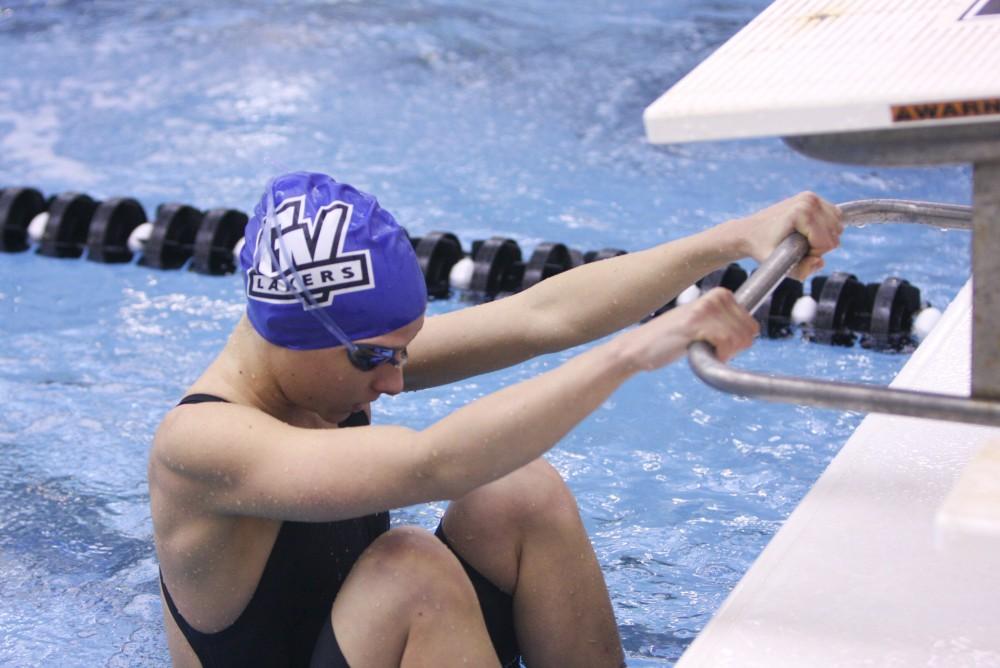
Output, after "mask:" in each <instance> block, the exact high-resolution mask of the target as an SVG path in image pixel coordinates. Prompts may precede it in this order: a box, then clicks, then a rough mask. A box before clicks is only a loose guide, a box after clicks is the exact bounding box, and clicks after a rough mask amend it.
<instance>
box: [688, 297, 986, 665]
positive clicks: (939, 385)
mask: <svg viewBox="0 0 1000 668" xmlns="http://www.w3.org/2000/svg"><path fill="white" fill-rule="evenodd" d="M970 293H971V282H970V283H969V284H967V285H966V286H965V288H963V290H962V291H961V292H960V293H959V295H958V296H957V297H956V298H955V300H954V301H953V302H952V304H951V305H950V306H949V308H948V310H947V311H946V312H945V315H944V317H943V318H942V319H941V321H940V322H939V323H938V325H937V326H936V327H935V329H934V331H933V332H932V333H931V335H930V336H929V337H928V338H927V340H926V341H924V343H923V344H922V345H921V346H920V348H918V349H917V351H916V352H915V353H914V354H913V357H912V358H911V359H910V361H909V362H908V363H907V364H906V366H905V367H904V368H903V370H902V371H901V372H900V373H899V375H898V377H897V378H896V380H895V381H894V382H893V383H892V385H893V387H905V388H910V389H921V390H932V391H936V392H944V393H953V394H959V395H966V394H967V393H968V387H969V374H970V363H969V340H970V336H971V322H970V321H971V294H970ZM998 442H1000V429H991V428H988V427H976V426H971V425H962V424H956V423H944V422H937V421H928V420H916V419H913V418H903V417H893V416H887V415H870V416H868V417H867V418H865V420H864V421H863V422H862V424H861V426H860V427H859V428H858V429H857V431H856V432H855V433H854V435H853V436H852V437H851V438H850V440H848V442H847V443H846V444H845V445H844V447H843V449H842V450H841V451H840V453H839V454H838V455H837V456H836V457H835V458H834V460H833V462H832V463H831V464H830V466H829V467H828V468H827V470H826V471H825V472H824V473H823V475H822V477H821V478H820V480H819V481H818V482H817V483H816V485H815V486H814V487H813V488H812V489H811V490H810V492H809V493H808V494H807V495H806V497H805V499H803V501H802V503H801V504H799V506H798V508H796V510H795V511H794V512H793V513H792V515H791V516H790V517H789V519H788V521H787V522H786V523H785V525H784V526H783V527H782V528H781V530H780V531H779V532H778V533H777V535H776V536H775V537H774V539H773V540H772V541H771V542H770V544H769V545H768V546H767V548H766V549H765V550H764V551H763V552H762V553H761V555H760V557H759V558H758V559H757V561H756V562H755V563H754V565H753V566H752V567H751V569H750V570H749V571H748V572H747V574H746V575H745V576H744V577H743V579H742V580H741V581H740V583H739V584H738V585H737V586H736V588H735V589H734V590H733V592H732V593H731V595H730V596H729V598H728V599H727V600H726V602H725V603H724V604H723V606H722V608H721V609H720V610H719V611H718V613H717V614H716V616H715V617H714V618H713V619H712V621H711V622H710V623H709V624H708V626H707V627H706V628H705V630H704V631H702V633H701V634H700V635H699V636H698V637H697V639H696V640H695V641H694V643H693V644H692V645H691V646H690V647H689V648H688V650H687V652H686V653H685V654H684V656H683V657H681V661H680V662H679V663H678V664H677V665H678V668H695V667H704V668H725V667H729V666H732V667H740V668H747V667H761V668H765V667H766V668H804V667H809V668H823V667H827V666H830V667H832V666H837V667H838V668H839V667H843V666H899V667H900V668H903V667H906V668H909V667H912V666H935V667H939V668H951V667H955V668H958V667H960V666H961V667H963V668H964V667H973V666H994V667H995V666H1000V513H998V512H997V509H995V508H993V504H1000V495H998V493H997V490H998V486H1000V485H997V484H993V483H991V482H990V480H991V478H992V476H993V475H996V474H997V471H998V470H1000V469H998V468H996V467H995V461H996V452H997V450H996V449H995V448H996V445H997V443H998ZM970 462H975V463H974V464H972V465H971V466H970ZM991 471H992V472H991ZM984 504H985V505H984Z"/></svg>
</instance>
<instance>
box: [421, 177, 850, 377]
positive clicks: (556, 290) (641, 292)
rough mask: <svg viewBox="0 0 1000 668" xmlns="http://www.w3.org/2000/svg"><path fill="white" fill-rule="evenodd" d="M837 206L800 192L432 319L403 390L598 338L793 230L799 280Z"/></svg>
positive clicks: (817, 262) (828, 238)
mask: <svg viewBox="0 0 1000 668" xmlns="http://www.w3.org/2000/svg"><path fill="white" fill-rule="evenodd" d="M841 230H842V223H841V221H840V212H839V210H838V209H837V208H836V207H835V206H833V205H831V204H829V203H828V202H825V201H824V200H822V199H821V198H819V197H817V196H816V195H813V194H812V193H802V194H800V195H796V196H795V197H792V198H790V199H787V200H784V201H783V202H780V203H778V204H776V205H774V206H772V207H770V208H768V209H764V210H763V211H760V212H758V213H756V214H754V215H752V216H748V217H747V218H741V219H737V220H732V221H728V222H726V223H723V224H721V225H718V226H716V227H713V228H711V229H709V230H706V231H704V232H701V233H699V234H695V235H693V236H690V237H686V238H684V239H680V240H677V241H672V242H669V243H664V244H661V245H659V246H656V247H654V248H651V249H648V250H644V251H641V252H637V253H630V254H628V255H622V256H619V257H615V258H611V259H608V260H603V261H601V262H594V263H591V264H587V265H583V266H580V267H577V268H575V269H573V270H571V271H567V272H563V273H561V274H558V275H556V276H553V277H552V278H550V279H548V280H546V281H543V282H541V283H538V284H537V285H535V286H534V287H532V288H530V289H529V290H525V291H524V292H521V293H518V294H516V295H513V296H511V297H508V298H506V299H501V300H497V301H495V302H490V303H487V304H481V305H479V306H475V307H472V308H467V309H462V310H459V311H455V312H452V313H449V314H446V315H442V316H437V317H434V318H429V319H428V320H427V322H426V324H425V325H424V328H423V330H422V331H421V332H420V334H419V335H418V336H417V338H416V339H415V340H414V341H413V343H412V344H411V345H410V347H409V350H410V366H409V368H408V369H407V377H406V389H408V390H412V389H419V388H422V387H430V386H434V385H441V384H444V383H448V382H452V381H455V380H459V379H461V378H466V377H468V376H472V375H476V374H479V373H484V372H486V371H491V370H494V369H499V368H503V367H506V366H510V365H513V364H517V363H518V362H521V361H523V360H525V359H529V358H531V357H534V356H536V355H539V354H542V353H547V352H553V351H557V350H563V349H565V348H569V347H571V346H575V345H579V344H581V343H585V342H587V341H592V340H594V339H598V338H600V337H602V336H606V335H608V334H610V333H612V332H615V331H618V330H619V329H622V328H623V327H626V326H628V325H631V324H634V323H636V322H638V321H639V320H640V319H641V318H643V317H644V316H646V315H648V314H649V313H651V312H653V311H655V310H656V309H658V308H660V307H661V306H663V305H664V304H666V303H667V302H669V301H670V300H671V299H673V298H674V297H676V296H677V294H678V293H680V292H681V290H683V289H684V288H686V287H687V286H689V285H691V284H692V283H694V282H695V281H696V280H698V279H699V278H701V277H703V276H705V275H706V274H708V273H710V272H711V271H713V270H714V269H716V268H718V267H721V266H723V265H725V264H727V263H729V262H733V261H735V260H738V259H740V258H743V257H747V256H751V257H753V258H754V259H756V260H758V261H759V260H763V259H764V258H766V257H767V256H768V255H769V254H770V252H771V251H772V250H773V249H774V248H775V247H776V246H777V245H778V244H779V243H780V242H781V241H782V240H783V239H784V238H785V237H786V236H788V235H789V234H791V233H792V232H793V231H798V232H800V233H802V234H803V235H804V236H806V238H807V239H808V240H809V244H810V247H811V250H810V254H809V256H808V257H807V258H806V259H805V260H804V261H803V262H802V264H800V265H799V267H797V268H796V270H795V271H794V272H793V274H794V275H798V276H800V277H804V276H805V275H807V274H809V273H811V272H812V271H815V270H816V269H818V268H819V267H821V266H822V263H823V261H822V257H821V256H822V254H823V253H825V252H827V251H829V250H832V249H833V248H835V247H836V246H837V245H838V243H839V238H840V233H841Z"/></svg>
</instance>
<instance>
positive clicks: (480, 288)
mask: <svg viewBox="0 0 1000 668" xmlns="http://www.w3.org/2000/svg"><path fill="white" fill-rule="evenodd" d="M246 223H247V215H246V214H245V213H244V212H242V211H239V210H236V209H226V208H218V209H212V210H209V211H202V210H201V209H198V208H195V207H193V206H190V205H187V204H178V203H167V204H161V205H160V206H158V207H157V209H156V216H155V218H154V220H152V221H150V220H148V217H147V215H146V211H145V210H144V209H143V207H142V205H141V204H140V203H139V202H138V201H137V200H135V199H133V198H130V197H114V198H110V199H107V200H104V201H97V200H95V199H93V198H92V197H90V196H89V195H86V194H83V193H76V192H66V193H62V194H59V195H56V196H53V197H50V198H48V199H46V198H45V196H44V195H43V194H42V192H41V191H39V190H38V189H36V188H29V187H13V188H12V187H7V188H2V189H0V251H3V252H8V253H17V252H24V251H27V250H29V249H30V248H31V246H32V245H33V244H34V245H35V246H36V247H37V248H36V252H37V253H38V254H40V255H45V256H48V257H57V258H79V257H81V256H83V257H86V258H87V259H88V260H91V261H94V262H105V263H115V262H132V261H133V260H135V258H136V256H138V258H139V259H138V263H139V264H140V265H142V266H146V267H151V268H155V269H179V268H181V267H184V266H187V267H188V268H189V269H190V270H191V271H195V272H197V273H200V274H209V275H225V274H231V273H233V272H234V271H235V270H236V267H237V266H238V265H239V261H238V254H239V251H240V249H241V248H242V245H243V229H244V227H245V226H246ZM411 241H412V243H413V248H414V251H415V253H416V255H417V259H418V261H419V263H420V269H421V270H422V271H423V274H424V278H425V280H426V282H427V292H428V295H429V296H430V297H431V298H433V299H445V298H448V297H450V296H451V295H453V294H457V295H458V296H459V297H460V298H461V299H462V300H464V301H470V302H482V301H489V300H493V299H498V298H502V297H504V296H506V295H510V294H513V293H516V292H519V291H521V290H524V289H527V288H529V287H531V286H533V285H536V284H538V283H540V282H541V281H544V280H547V279H549V278H551V277H552V276H556V275H558V274H560V273H562V272H564V271H567V270H569V269H572V268H573V267H577V266H580V265H581V264H586V263H590V262H600V261H603V260H607V259H610V258H614V257H617V256H619V255H624V254H625V253H626V251H625V250H622V249H618V248H601V249H599V250H588V251H585V252H582V251H579V250H577V249H574V248H570V247H569V246H567V245H566V244H563V243H559V242H544V243H541V244H539V245H538V246H536V247H535V248H534V250H533V251H532V253H531V254H530V256H528V260H527V261H525V260H524V257H525V253H523V252H522V250H521V247H520V246H519V245H518V243H517V242H516V241H515V240H513V239H510V238H507V237H502V236H495V237H491V238H489V239H485V240H476V241H473V242H472V243H471V246H470V251H469V252H466V251H465V250H464V249H463V247H462V243H461V241H460V240H459V238H458V237H457V236H456V235H455V234H453V233H451V232H443V231H434V232H429V233H427V234H425V235H424V236H422V237H416V238H411ZM746 279H747V272H746V271H745V270H744V269H743V268H742V267H740V265H738V264H730V265H728V266H726V267H723V268H721V269H719V270H717V271H714V272H712V273H711V274H709V275H707V276H705V277H703V278H702V279H701V280H699V281H698V282H697V283H696V284H695V285H692V286H690V287H689V288H688V289H687V290H685V291H684V292H682V293H681V294H680V295H678V297H677V298H675V299H673V300H671V301H670V302H669V303H667V304H665V305H664V306H663V307H661V308H660V309H657V310H656V311H655V312H653V313H651V314H650V315H649V316H648V317H647V318H645V319H644V321H645V320H648V319H650V318H654V317H656V316H658V315H660V314H661V313H663V312H665V311H667V310H669V309H670V308H673V307H674V306H675V305H677V304H683V303H687V302H689V301H692V300H693V299H695V298H696V297H697V295H699V294H701V293H702V292H705V291H707V290H710V289H712V288H715V287H723V288H726V289H728V290H736V289H737V288H738V287H739V286H740V285H742V284H743V282H744V281H746ZM754 317H755V318H756V319H757V320H758V322H759V323H760V325H761V334H762V335H763V336H766V337H768V338H784V337H789V336H791V335H792V334H793V333H794V332H795V331H796V330H797V329H798V328H801V329H802V332H803V335H804V337H805V338H806V339H808V340H810V341H814V342H817V343H826V344H830V345H840V346H850V345H853V344H854V343H855V342H856V341H858V340H860V344H861V345H862V346H863V347H865V348H870V349H874V350H883V351H907V350H911V349H912V348H913V347H914V345H915V344H916V343H917V342H918V341H920V340H922V339H923V338H924V337H925V336H926V334H927V333H928V332H929V331H930V328H931V327H933V324H934V323H935V322H936V321H937V318H938V317H940V311H938V310H937V309H935V308H933V307H931V306H930V305H929V304H926V303H923V302H922V301H921V298H920V290H919V289H918V288H916V287H914V286H913V285H911V284H910V283H909V282H908V281H906V280H903V279H901V278H897V277H894V276H893V277H889V278H886V279H885V280H883V281H882V282H881V283H868V284H864V283H862V282H861V281H860V280H859V279H858V278H857V277H856V276H854V275H853V274H848V273H844V272H835V273H833V274H832V275H830V276H816V277H814V278H813V279H812V280H811V282H810V295H809V296H806V295H804V286H803V284H802V283H801V282H800V281H796V280H794V279H791V278H786V279H784V280H783V281H782V282H781V284H779V286H778V287H777V289H776V290H774V292H772V293H771V295H770V296H769V297H768V298H767V299H766V300H765V301H764V302H763V303H762V304H761V305H760V307H758V309H757V310H756V311H755V312H754Z"/></svg>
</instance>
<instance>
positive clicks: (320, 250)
mask: <svg viewBox="0 0 1000 668" xmlns="http://www.w3.org/2000/svg"><path fill="white" fill-rule="evenodd" d="M244 237H245V239H246V243H245V244H244V246H243V250H242V251H241V252H240V266H241V267H242V268H243V272H244V281H245V285H246V294H247V315H248V316H249V318H250V322H251V324H252V325H253V327H254V329H256V330H257V332H258V333H259V334H260V335H261V336H263V337H264V338H265V339H267V340H268V341H270V342H271V343H273V344H275V345H277V346H281V347H283V348H291V349H293V350H315V349H318V348H330V347H333V346H339V345H343V344H345V343H346V341H344V340H342V337H341V336H340V334H343V335H345V336H346V337H347V339H348V340H350V341H357V340H359V339H368V338H373V337H377V336H382V335H383V334H387V333H389V332H392V331H394V330H397V329H399V328H400V327H403V326H405V325H408V324H410V323H411V322H413V321H414V320H416V319H417V318H419V317H420V316H421V315H423V313H424V308H425V307H426V306H427V288H426V285H425V283H424V278H423V274H422V273H421V271H420V265H419V264H418V263H417V257H416V255H415V254H414V252H413V246H412V245H411V244H410V240H409V239H408V238H407V236H406V232H405V231H404V230H403V228H402V227H400V226H399V224H398V223H396V221H395V219H394V218H393V217H392V215H391V214H390V213H389V212H388V211H385V210H384V209H382V208H381V207H380V206H379V205H378V202H377V201H376V200H375V198H374V197H372V196H371V195H368V194H366V193H363V192H361V191H359V190H356V189H355V188H352V187H351V186H349V185H347V184H345V183H337V182H336V181H334V180H333V179H332V178H330V177H329V176H327V175H325V174H313V173H309V172H293V173H291V174H284V175H282V176H278V177H275V178H274V179H272V180H271V181H270V183H269V184H268V188H267V191H266V192H265V193H264V196H263V197H262V198H261V200H260V202H258V204H257V206H256V207H255V208H254V213H253V217H251V218H250V221H249V222H248V223H247V226H246V231H245V233H244ZM331 321H332V323H335V324H334V325H333V326H332V327H331V326H330V323H331Z"/></svg>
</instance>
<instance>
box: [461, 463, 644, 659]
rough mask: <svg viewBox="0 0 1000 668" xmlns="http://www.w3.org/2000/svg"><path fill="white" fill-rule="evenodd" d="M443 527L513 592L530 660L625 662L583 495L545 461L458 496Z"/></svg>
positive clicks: (519, 634) (477, 563) (474, 562)
mask: <svg viewBox="0 0 1000 668" xmlns="http://www.w3.org/2000/svg"><path fill="white" fill-rule="evenodd" d="M443 526H444V532H445V534H446V535H447V537H448V541H449V542H450V543H451V545H452V547H453V548H454V549H455V551H456V552H457V553H458V554H460V555H461V556H462V558H463V559H465V560H466V561H467V562H468V563H469V564H471V565H472V566H473V567H474V568H475V569H476V570H477V571H479V572H480V573H482V574H483V575H484V576H486V577H487V578H488V579H489V580H490V581H491V582H493V583H494V584H496V585H497V586H498V587H499V588H500V589H502V590H504V591H507V592H510V593H512V594H513V595H514V618H515V626H516V631H517V637H518V641H519V643H520V646H521V651H522V653H523V656H524V660H525V663H527V664H528V665H529V666H542V667H544V666H580V667H587V666H599V667H602V668H604V667H609V666H613V667H615V668H618V667H619V666H622V665H624V655H623V653H622V649H621V640H620V638H619V636H618V628H617V625H616V624H615V619H614V613H613V612H612V609H611V601H610V599H609V598H608V591H607V587H606V586H605V584H604V577H603V575H602V574H601V570H600V566H599V565H598V563H597V557H596V556H595V554H594V549H593V547H592V546H591V544H590V539H589V538H588V537H587V533H586V530H585V529H584V527H583V522H582V521H581V520H580V514H579V511H578V510H577V507H576V500H575V499H574V498H573V495H572V494H571V493H570V491H569V489H568V488H567V487H566V485H565V483H564V482H563V480H562V478H561V477H560V476H559V473H558V472H557V471H556V470H555V469H553V468H552V466H550V465H549V464H548V463H547V462H545V461H544V460H537V461H535V462H532V463H531V464H529V465H527V466H525V467H523V468H521V469H519V470H517V471H515V472H513V473H511V474H510V475H507V476H505V477H503V478H500V479H499V480H497V481H495V482H493V483H490V484H488V485H484V486H483V487H480V488H479V489H477V490H475V491H473V492H471V493H470V494H467V495H466V496H464V497H462V498H461V499H458V500H456V501H454V502H453V503H452V504H451V505H450V506H449V508H448V511H447V513H445V518H444V524H443Z"/></svg>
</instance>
